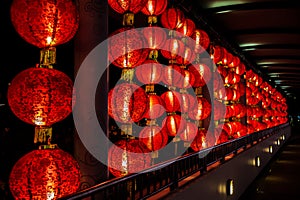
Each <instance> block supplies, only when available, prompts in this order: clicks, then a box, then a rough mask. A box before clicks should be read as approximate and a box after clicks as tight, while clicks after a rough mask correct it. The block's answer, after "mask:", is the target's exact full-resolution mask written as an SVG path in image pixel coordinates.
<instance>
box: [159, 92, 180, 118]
mask: <svg viewBox="0 0 300 200" xmlns="http://www.w3.org/2000/svg"><path fill="white" fill-rule="evenodd" d="M161 99H162V101H163V102H164V103H165V104H164V105H165V109H166V112H170V113H171V112H176V111H179V112H180V110H181V108H180V106H181V105H182V96H181V94H180V93H179V92H177V91H174V90H169V91H166V92H164V93H163V94H162V95H161Z"/></svg>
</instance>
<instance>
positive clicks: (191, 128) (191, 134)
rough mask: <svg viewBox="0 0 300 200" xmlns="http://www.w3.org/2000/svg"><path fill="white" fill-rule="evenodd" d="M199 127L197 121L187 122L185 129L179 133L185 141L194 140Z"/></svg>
mask: <svg viewBox="0 0 300 200" xmlns="http://www.w3.org/2000/svg"><path fill="white" fill-rule="evenodd" d="M197 131H198V127H197V125H196V124H195V123H192V122H186V126H185V129H184V131H183V132H182V133H181V134H180V135H179V136H180V139H181V140H182V141H184V142H192V141H193V140H194V138H195V137H196V135H197Z"/></svg>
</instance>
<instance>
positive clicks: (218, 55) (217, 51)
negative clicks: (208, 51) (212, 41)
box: [212, 45, 226, 64]
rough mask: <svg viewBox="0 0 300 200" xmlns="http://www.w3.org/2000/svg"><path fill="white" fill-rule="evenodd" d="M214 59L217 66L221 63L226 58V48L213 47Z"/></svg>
mask: <svg viewBox="0 0 300 200" xmlns="http://www.w3.org/2000/svg"><path fill="white" fill-rule="evenodd" d="M212 53H213V54H212V59H213V61H214V63H215V64H218V63H219V62H221V61H222V58H223V56H224V54H225V53H226V52H224V48H223V47H221V46H219V45H216V46H213V52H212Z"/></svg>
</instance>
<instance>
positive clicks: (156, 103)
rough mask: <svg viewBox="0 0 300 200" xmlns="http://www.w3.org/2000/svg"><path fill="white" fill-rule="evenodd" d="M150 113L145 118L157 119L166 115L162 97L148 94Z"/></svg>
mask: <svg viewBox="0 0 300 200" xmlns="http://www.w3.org/2000/svg"><path fill="white" fill-rule="evenodd" d="M148 101H149V102H148V105H149V108H148V112H147V113H146V114H145V116H144V118H147V119H156V118H158V117H160V116H162V115H163V114H164V113H165V102H163V101H162V99H161V97H160V96H157V95H156V94H153V93H150V94H148Z"/></svg>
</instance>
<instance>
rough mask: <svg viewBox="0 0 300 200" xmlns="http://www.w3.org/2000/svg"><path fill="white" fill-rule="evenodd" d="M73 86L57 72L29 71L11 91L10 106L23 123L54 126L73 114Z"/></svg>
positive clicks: (9, 89) (26, 71)
mask: <svg viewBox="0 0 300 200" xmlns="http://www.w3.org/2000/svg"><path fill="white" fill-rule="evenodd" d="M72 95H73V82H72V80H71V79H70V78H69V77H68V76H67V75H66V74H64V73H63V72H61V71H58V70H56V69H47V68H28V69H26V70H24V71H22V72H20V73H19V74H18V75H17V76H16V77H15V78H14V79H13V80H12V82H11V84H10V86H9V87H8V94H7V98H8V104H9V106H10V108H11V110H12V112H13V113H14V114H15V115H16V116H17V117H18V118H19V119H21V120H22V121H24V122H26V123H29V124H33V125H39V126H51V125H52V124H53V123H56V122H59V121H61V120H63V119H65V118H66V117H67V116H68V115H69V114H70V113H71V112H72Z"/></svg>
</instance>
